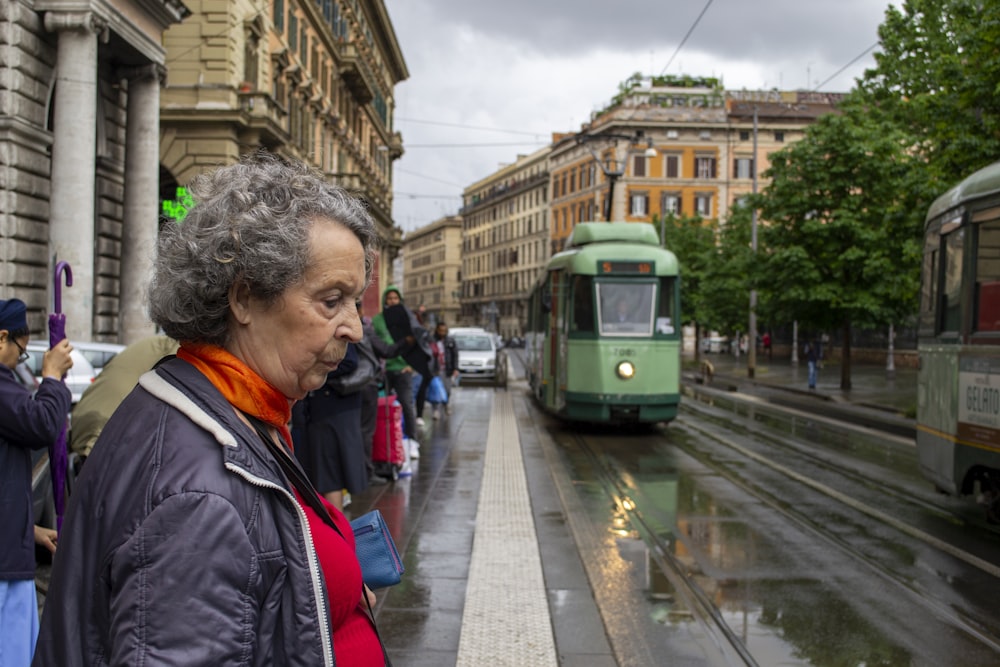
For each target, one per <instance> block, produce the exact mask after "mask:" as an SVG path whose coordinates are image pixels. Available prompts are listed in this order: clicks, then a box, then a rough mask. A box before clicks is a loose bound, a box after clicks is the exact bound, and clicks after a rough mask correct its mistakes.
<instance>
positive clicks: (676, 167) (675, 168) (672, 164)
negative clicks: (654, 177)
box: [664, 155, 681, 178]
mask: <svg viewBox="0 0 1000 667" xmlns="http://www.w3.org/2000/svg"><path fill="white" fill-rule="evenodd" d="M664 159H665V160H666V169H665V170H664V171H665V172H666V174H667V178H680V177H681V156H680V155H668V156H666V157H665V158H664Z"/></svg>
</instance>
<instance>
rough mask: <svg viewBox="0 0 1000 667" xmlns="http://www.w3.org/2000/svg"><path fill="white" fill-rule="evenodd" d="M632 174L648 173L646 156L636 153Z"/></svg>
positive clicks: (642, 174) (643, 174)
mask: <svg viewBox="0 0 1000 667" xmlns="http://www.w3.org/2000/svg"><path fill="white" fill-rule="evenodd" d="M632 175H633V176H636V177H642V176H645V175H646V156H645V155H634V156H633V160H632Z"/></svg>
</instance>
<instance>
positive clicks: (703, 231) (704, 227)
mask: <svg viewBox="0 0 1000 667" xmlns="http://www.w3.org/2000/svg"><path fill="white" fill-rule="evenodd" d="M653 225H654V226H656V228H657V230H658V231H660V233H661V239H660V240H661V242H662V243H663V245H664V247H666V248H667V250H669V251H671V252H672V253H674V254H675V255H676V256H677V261H678V263H679V264H680V272H681V319H682V320H683V322H684V323H694V325H695V340H696V341H697V340H699V338H700V326H699V323H700V322H701V321H702V320H703V318H704V317H705V316H706V314H707V312H708V311H707V310H706V308H707V305H706V303H705V300H704V298H703V296H702V289H701V284H702V280H703V277H704V275H705V271H706V267H707V265H708V263H709V262H710V261H711V260H712V256H711V253H712V251H713V250H714V248H715V227H714V226H713V225H711V224H709V223H706V222H705V221H704V220H703V219H702V218H699V217H696V218H689V217H682V218H679V217H677V216H675V215H673V214H667V216H666V217H664V218H660V217H659V216H653ZM698 352H699V350H698V345H697V344H696V345H695V356H697V355H698Z"/></svg>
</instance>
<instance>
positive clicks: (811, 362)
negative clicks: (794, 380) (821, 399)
mask: <svg viewBox="0 0 1000 667" xmlns="http://www.w3.org/2000/svg"><path fill="white" fill-rule="evenodd" d="M803 353H804V355H805V358H806V364H807V365H808V368H809V388H810V389H815V388H816V363H817V362H818V361H819V350H818V349H817V346H816V342H815V341H811V342H810V341H807V342H806V345H805V349H804V350H803Z"/></svg>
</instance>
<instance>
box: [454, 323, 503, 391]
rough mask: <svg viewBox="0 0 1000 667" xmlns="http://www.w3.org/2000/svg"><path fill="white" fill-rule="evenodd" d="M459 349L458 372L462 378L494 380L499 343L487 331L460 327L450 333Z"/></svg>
mask: <svg viewBox="0 0 1000 667" xmlns="http://www.w3.org/2000/svg"><path fill="white" fill-rule="evenodd" d="M448 333H449V335H450V336H451V337H452V338H454V339H455V346H456V347H457V348H458V372H459V373H461V375H462V377H481V378H489V379H492V378H493V377H494V375H495V374H496V363H497V343H496V337H495V335H494V334H491V333H490V332H488V331H486V330H485V329H478V328H466V327H460V328H456V329H452V330H451V331H449V332H448Z"/></svg>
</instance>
